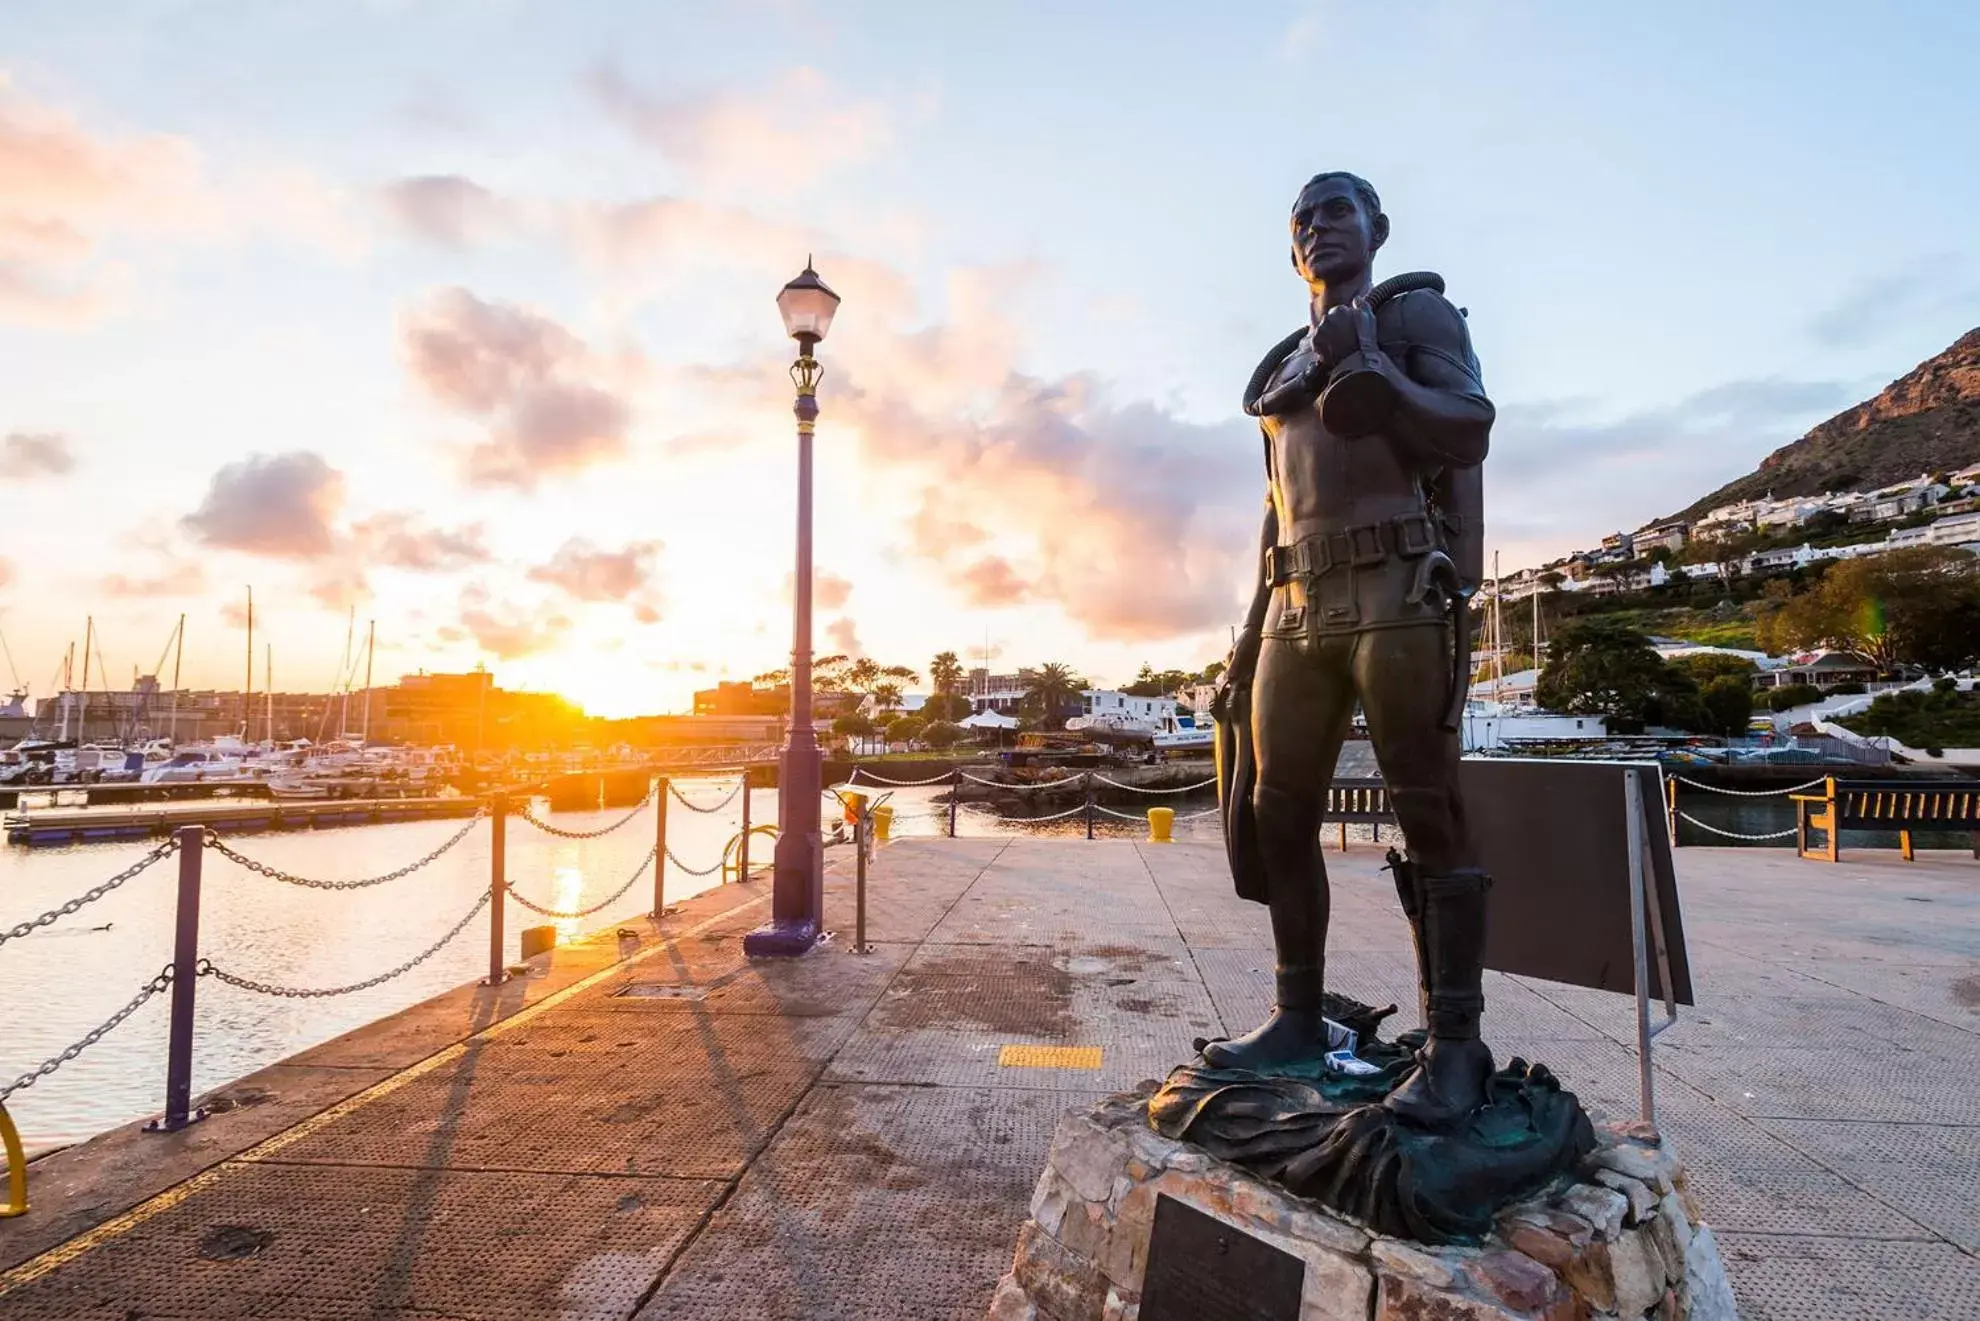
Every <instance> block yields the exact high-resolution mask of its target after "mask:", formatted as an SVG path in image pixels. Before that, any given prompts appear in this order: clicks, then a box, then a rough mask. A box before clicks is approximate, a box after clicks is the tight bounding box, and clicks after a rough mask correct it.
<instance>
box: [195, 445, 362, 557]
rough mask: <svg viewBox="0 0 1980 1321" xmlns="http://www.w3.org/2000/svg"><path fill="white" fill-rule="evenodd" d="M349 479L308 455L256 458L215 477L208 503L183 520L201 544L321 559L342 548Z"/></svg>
mask: <svg viewBox="0 0 1980 1321" xmlns="http://www.w3.org/2000/svg"><path fill="white" fill-rule="evenodd" d="M343 504H344V474H343V473H341V472H339V471H337V470H336V469H335V468H332V467H331V466H330V465H329V464H328V463H325V462H324V461H323V456H322V455H320V454H316V453H314V452H312V451H309V450H292V451H290V452H288V453H286V454H273V455H264V454H255V455H250V456H249V457H248V458H245V459H242V460H241V461H239V462H238V463H230V464H228V465H227V466H225V467H224V468H222V469H220V471H218V472H216V473H215V474H213V481H212V484H211V485H210V486H209V487H208V488H207V492H206V499H205V500H204V501H203V502H202V503H201V504H200V507H199V508H198V509H197V510H195V511H194V512H192V513H191V514H188V515H187V516H186V517H185V518H184V519H183V520H181V521H182V522H183V523H184V525H185V527H186V528H187V530H188V531H190V532H191V533H192V534H193V535H194V536H195V537H196V538H197V539H198V540H199V541H200V542H201V543H203V544H205V545H208V546H213V547H217V548H219V549H222V550H239V551H246V552H248V553H249V554H253V555H268V556H273V557H275V558H278V559H316V558H319V557H322V556H327V555H329V554H331V553H332V552H333V551H335V550H336V548H337V536H336V533H335V531H334V530H333V528H332V526H331V525H332V523H333V522H334V521H335V519H336V517H337V515H338V513H339V511H341V510H342V508H343Z"/></svg>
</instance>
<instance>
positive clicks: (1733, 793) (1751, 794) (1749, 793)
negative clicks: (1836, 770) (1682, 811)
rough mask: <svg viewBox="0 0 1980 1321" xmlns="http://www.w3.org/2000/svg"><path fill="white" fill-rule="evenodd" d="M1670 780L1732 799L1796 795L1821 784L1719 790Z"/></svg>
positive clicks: (1685, 780) (1694, 781) (1697, 782)
mask: <svg viewBox="0 0 1980 1321" xmlns="http://www.w3.org/2000/svg"><path fill="white" fill-rule="evenodd" d="M1671 778H1672V779H1673V780H1676V781H1677V782H1678V783H1679V784H1688V785H1690V786H1691V787H1692V788H1694V789H1703V790H1704V791H1705V792H1706V793H1713V794H1726V795H1728V796H1729V797H1733V798H1778V797H1780V796H1781V795H1782V794H1798V793H1800V792H1801V791H1802V790H1803V789H1813V788H1814V787H1815V786H1816V785H1818V784H1821V783H1822V781H1821V780H1810V781H1809V782H1808V783H1807V784H1797V785H1795V786H1794V787H1793V788H1791V789H1721V788H1720V787H1719V786H1718V785H1716V784H1703V783H1700V782H1699V781H1697V780H1687V779H1686V778H1685V777H1684V776H1682V775H1673V776H1672V777H1671Z"/></svg>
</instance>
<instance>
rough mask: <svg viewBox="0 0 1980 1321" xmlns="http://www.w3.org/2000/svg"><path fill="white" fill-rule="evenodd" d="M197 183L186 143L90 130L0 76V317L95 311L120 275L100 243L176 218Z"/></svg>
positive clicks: (60, 317) (192, 198) (173, 224)
mask: <svg viewBox="0 0 1980 1321" xmlns="http://www.w3.org/2000/svg"><path fill="white" fill-rule="evenodd" d="M199 188H200V183H199V164H198V158H197V156H196V154H195V153H194V152H193V150H192V148H191V146H190V145H189V144H187V143H186V142H184V141H182V140H180V139H177V138H172V137H166V136H162V135H142V136H128V137H121V138H117V137H109V136H99V135H96V134H92V133H90V132H88V131H87V130H85V129H84V128H83V127H82V126H81V125H79V124H77V123H76V122H75V120H74V119H72V118H71V117H69V116H68V115H65V114H63V113H61V112H60V111H58V110H54V109H52V108H50V107H47V106H43V105H40V104H38V103H36V102H33V101H30V100H28V99H27V98H26V97H24V96H21V95H19V94H18V93H15V92H12V91H10V90H9V89H8V88H7V86H6V84H5V81H4V79H0V317H10V318H12V319H15V320H20V321H26V322H30V323H37V324H65V323H66V324H73V323H76V322H81V321H87V320H89V319H90V318H92V317H94V316H95V315H96V314H97V313H98V312H100V311H101V310H102V309H103V307H104V306H105V305H106V304H107V303H108V302H109V301H110V300H111V295H112V293H113V291H114V289H115V287H116V285H117V283H118V281H119V280H120V278H121V277H120V275H119V273H118V271H117V270H116V269H115V267H114V266H113V265H111V264H109V263H106V262H105V261H103V260H102V259H101V255H100V249H101V248H102V245H103V244H104V242H105V241H106V240H108V239H110V238H112V237H113V236H118V235H123V234H131V233H151V232H157V231H160V230H166V229H172V228H177V227H180V226H183V225H184V224H186V223H188V221H189V220H190V219H191V218H192V214H193V213H194V212H195V211H196V210H197V205H196V194H197V192H198V191H199Z"/></svg>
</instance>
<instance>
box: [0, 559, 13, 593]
mask: <svg viewBox="0 0 1980 1321" xmlns="http://www.w3.org/2000/svg"><path fill="white" fill-rule="evenodd" d="M12 581H14V562H13V561H12V560H9V559H0V587H5V586H6V585H7V584H8V583H10V582H12Z"/></svg>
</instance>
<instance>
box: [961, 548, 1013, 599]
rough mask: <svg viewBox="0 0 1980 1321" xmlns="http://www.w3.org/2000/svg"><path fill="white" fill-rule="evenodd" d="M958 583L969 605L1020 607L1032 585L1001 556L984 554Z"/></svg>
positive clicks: (965, 572)
mask: <svg viewBox="0 0 1980 1321" xmlns="http://www.w3.org/2000/svg"><path fill="white" fill-rule="evenodd" d="M956 581H957V582H958V583H959V584H960V585H961V587H962V589H963V599H964V600H965V601H967V602H968V603H969V604H970V605H980V606H989V607H992V608H995V607H997V606H1006V605H1019V604H1021V603H1023V602H1024V601H1026V600H1027V599H1029V598H1030V596H1031V591H1032V588H1031V584H1030V583H1028V582H1026V581H1025V580H1024V579H1023V578H1022V577H1020V576H1019V574H1018V572H1017V570H1016V569H1013V568H1012V567H1011V565H1010V562H1009V561H1008V560H1006V559H1004V558H1003V557H1002V556H999V555H985V556H984V557H983V558H982V559H980V560H977V561H976V562H975V563H974V564H971V565H970V566H968V567H967V568H965V569H964V570H963V571H962V572H961V573H960V574H959V575H957V579H956Z"/></svg>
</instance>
